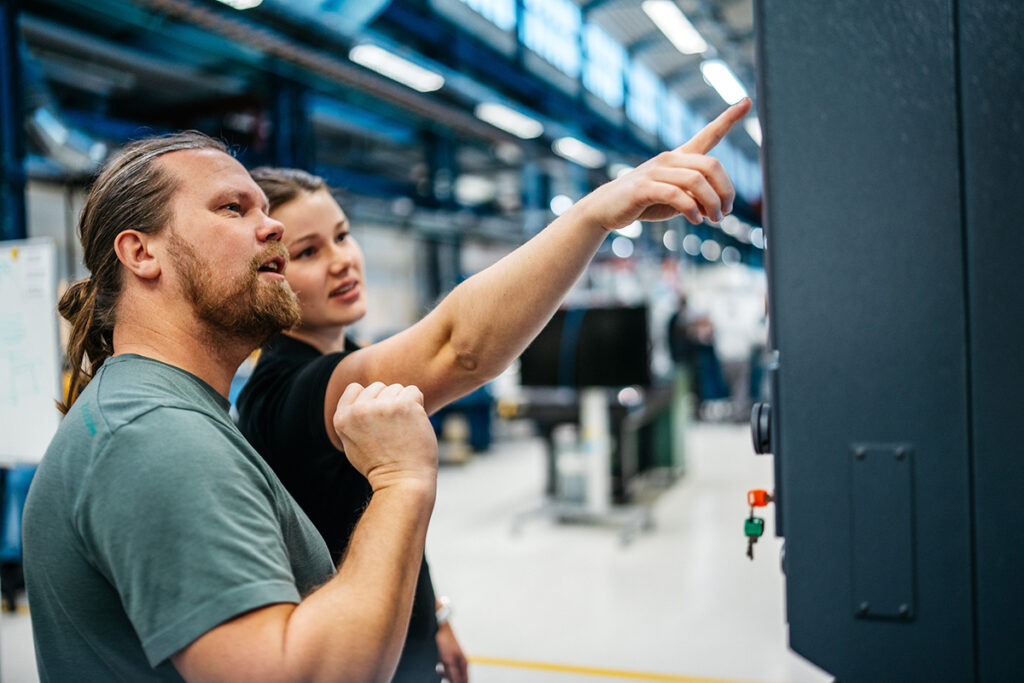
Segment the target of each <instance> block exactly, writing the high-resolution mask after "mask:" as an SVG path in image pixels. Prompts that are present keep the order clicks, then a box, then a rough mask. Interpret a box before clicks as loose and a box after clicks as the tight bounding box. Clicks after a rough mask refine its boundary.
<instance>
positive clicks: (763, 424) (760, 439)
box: [750, 403, 772, 455]
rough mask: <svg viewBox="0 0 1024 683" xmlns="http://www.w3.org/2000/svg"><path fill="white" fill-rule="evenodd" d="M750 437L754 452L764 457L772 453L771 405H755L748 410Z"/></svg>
mask: <svg viewBox="0 0 1024 683" xmlns="http://www.w3.org/2000/svg"><path fill="white" fill-rule="evenodd" d="M750 437H751V439H753V441H754V452H755V453H757V454H758V455H765V454H767V453H771V452H772V405H771V404H770V403H755V404H754V407H753V408H751V410H750Z"/></svg>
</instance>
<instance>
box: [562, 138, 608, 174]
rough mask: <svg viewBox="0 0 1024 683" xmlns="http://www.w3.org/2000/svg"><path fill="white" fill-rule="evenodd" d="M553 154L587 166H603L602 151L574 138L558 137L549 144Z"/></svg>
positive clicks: (603, 157)
mask: <svg viewBox="0 0 1024 683" xmlns="http://www.w3.org/2000/svg"><path fill="white" fill-rule="evenodd" d="M551 149H552V150H553V151H554V153H555V154H557V155H558V156H560V157H562V158H563V159H568V160H569V161H572V162H575V163H577V164H579V165H580V166H585V167H587V168H599V167H601V166H604V163H605V156H604V152H602V151H601V150H599V149H595V148H594V147H591V146H590V145H588V144H587V143H585V142H583V141H581V140H577V139H576V138H570V137H565V138H558V139H557V140H555V141H554V142H553V143H552V144H551Z"/></svg>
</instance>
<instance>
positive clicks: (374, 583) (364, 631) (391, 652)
mask: <svg viewBox="0 0 1024 683" xmlns="http://www.w3.org/2000/svg"><path fill="white" fill-rule="evenodd" d="M433 501H434V488H433V486H432V485H430V486H428V485H427V484H424V485H423V487H422V488H420V489H419V490H416V489H413V488H410V487H394V488H389V489H384V490H381V491H378V492H376V493H375V494H374V497H373V499H372V500H371V502H370V505H369V506H368V507H367V508H366V511H365V512H364V513H363V515H362V518H361V519H360V521H359V524H358V526H357V527H356V530H355V532H354V533H353V535H352V540H351V542H350V543H349V547H348V550H347V552H346V555H345V558H344V560H343V561H342V563H341V566H340V567H339V571H338V575H337V576H335V577H334V578H333V579H332V580H331V581H330V582H329V583H327V584H325V585H324V586H322V587H321V588H320V589H318V590H317V591H316V592H314V593H313V594H311V595H310V596H309V597H307V598H306V599H305V600H303V601H302V603H300V604H299V606H298V607H297V608H295V610H294V612H292V614H291V617H290V618H289V619H288V623H287V626H286V628H285V631H284V643H283V652H284V653H285V655H286V657H294V658H295V662H296V663H297V664H298V665H299V667H298V670H297V671H296V673H300V675H301V678H297V679H296V680H313V681H348V680H351V681H378V680H380V681H387V680H390V679H391V676H392V675H393V673H394V669H395V666H396V665H397V663H398V658H399V656H400V655H401V651H402V645H403V643H404V642H405V637H406V631H407V629H408V626H409V616H410V614H411V611H412V602H413V594H414V592H415V587H416V580H417V577H418V576H419V569H420V561H421V558H422V557H423V547H424V538H425V537H426V531H427V523H428V521H429V519H430V513H431V510H432V509H433Z"/></svg>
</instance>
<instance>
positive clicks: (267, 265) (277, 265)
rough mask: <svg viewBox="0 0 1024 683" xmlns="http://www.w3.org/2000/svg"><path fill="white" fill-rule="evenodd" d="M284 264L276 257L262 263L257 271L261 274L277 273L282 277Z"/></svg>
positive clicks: (281, 259) (282, 260)
mask: <svg viewBox="0 0 1024 683" xmlns="http://www.w3.org/2000/svg"><path fill="white" fill-rule="evenodd" d="M284 263H285V261H284V259H283V258H281V257H280V256H276V257H274V258H272V259H270V260H269V261H264V262H263V263H262V264H261V265H260V267H259V268H258V269H257V270H259V272H261V273H278V274H280V275H283V274H284Z"/></svg>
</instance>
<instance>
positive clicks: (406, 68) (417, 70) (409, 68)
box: [348, 43, 444, 92]
mask: <svg viewBox="0 0 1024 683" xmlns="http://www.w3.org/2000/svg"><path fill="white" fill-rule="evenodd" d="M348 58H349V59H351V60H352V61H353V62H355V63H356V64H362V65H363V66H365V67H366V68H367V69H372V70H374V71H376V72H377V73H379V74H381V75H382V76H387V77H388V78H390V79H391V80H394V81H398V82H399V83H401V84H403V85H407V86H409V87H410V88H412V89H413V90H419V91H420V92H433V91H435V90H440V89H441V86H443V85H444V76H442V75H441V74H439V73H436V72H434V71H431V70H430V69H424V68H423V67H422V66H419V65H418V64H413V63H412V62H410V61H408V60H406V59H402V58H401V57H399V56H398V55H396V54H394V53H393V52H388V51H387V50H385V49H384V48H382V47H378V46H377V45H371V44H369V43H364V44H362V45H356V46H355V47H353V48H352V49H351V50H350V51H349V53H348Z"/></svg>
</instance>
